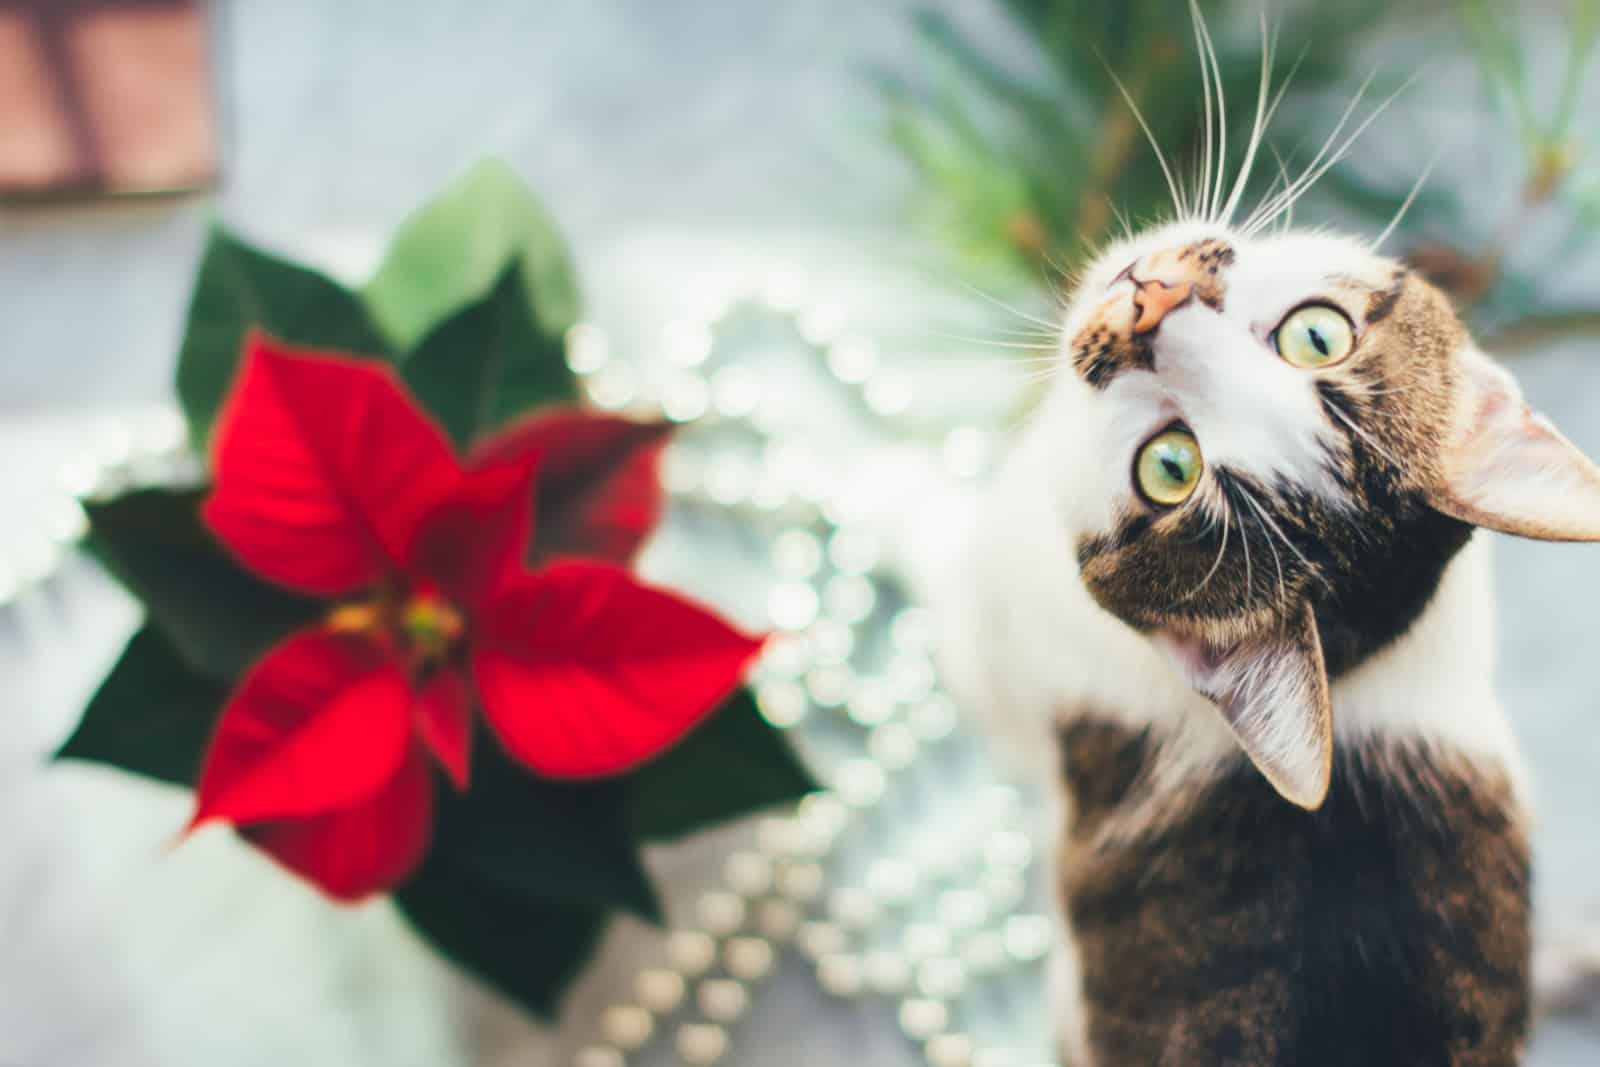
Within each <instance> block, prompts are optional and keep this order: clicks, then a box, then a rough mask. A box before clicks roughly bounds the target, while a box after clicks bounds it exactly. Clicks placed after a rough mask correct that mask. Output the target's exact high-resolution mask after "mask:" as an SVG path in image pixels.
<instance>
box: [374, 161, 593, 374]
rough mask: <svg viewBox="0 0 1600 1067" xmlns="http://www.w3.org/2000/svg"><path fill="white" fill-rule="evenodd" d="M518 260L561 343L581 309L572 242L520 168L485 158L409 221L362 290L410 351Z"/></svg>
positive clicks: (554, 339) (541, 318)
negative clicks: (518, 171)
mask: <svg viewBox="0 0 1600 1067" xmlns="http://www.w3.org/2000/svg"><path fill="white" fill-rule="evenodd" d="M513 262H516V263H520V265H521V267H522V281H523V285H524V287H525V289H526V293H527V306H528V307H529V309H530V311H531V314H532V315H533V317H534V321H535V323H536V324H537V326H538V329H539V332H540V333H541V334H543V335H544V337H545V338H546V339H547V340H548V341H549V342H550V343H551V344H553V345H557V346H559V345H560V344H562V341H563V338H564V337H565V335H566V332H567V330H568V328H569V327H571V326H572V324H573V323H574V322H576V321H577V318H578V286H577V282H576V280H575V279H574V276H573V270H572V261H571V259H570V257H569V256H568V254H567V248H566V244H565V242H563V241H562V239H561V235H560V234H559V233H558V232H557V231H556V228H555V224H554V223H553V222H552V221H551V219H550V216H549V215H548V214H547V213H546V212H545V210H544V208H543V207H541V206H540V205H539V202H538V200H536V199H535V198H534V196H533V194H532V193H531V192H529V191H528V187H527V186H526V185H524V184H523V182H522V180H521V179H520V178H518V177H517V175H516V174H515V172H513V171H512V170H511V168H510V167H508V166H506V165H505V164H504V163H502V162H500V161H499V160H487V161H485V162H483V163H480V164H478V165H477V166H476V167H474V168H473V169H472V170H471V171H469V172H468V173H467V174H466V175H465V176H464V177H463V178H462V179H461V180H460V181H458V182H456V183H455V184H454V185H452V186H451V187H450V188H449V189H446V190H445V191H444V192H443V193H442V194H440V195H439V196H438V197H437V198H436V199H434V200H433V201H432V202H430V203H428V204H427V205H425V206H424V207H423V208H422V209H421V210H420V211H418V212H417V213H416V214H414V215H412V216H411V218H409V219H407V220H406V222H405V223H404V224H403V225H402V226H401V227H400V231H399V232H398V233H397V234H396V235H395V238H394V240H393V242H392V243H391V244H390V246H389V251H388V254H387V255H386V256H385V257H384V261H383V263H382V265H381V266H380V267H379V268H378V272H377V274H375V275H374V276H373V278H372V281H371V282H370V283H369V284H368V285H367V287H366V289H365V290H364V291H363V294H362V295H363V297H364V298H365V300H366V303H367V307H368V309H369V310H370V311H371V313H372V317H373V319H374V320H375V321H376V322H377V323H378V325H379V326H380V327H381V328H382V330H383V332H384V334H385V335H386V336H387V337H388V338H389V340H390V342H391V344H392V345H393V347H394V348H395V349H397V350H405V349H409V348H411V347H413V346H414V345H416V344H417V342H418V341H420V340H421V339H422V338H423V337H424V336H425V335H426V334H428V333H430V332H432V331H433V329H434V328H435V327H436V326H438V325H439V324H440V323H441V322H443V321H444V320H445V319H446V318H449V317H450V316H452V315H454V314H455V313H456V312H457V311H459V310H460V309H461V308H462V307H464V306H465V305H467V304H470V303H473V302H475V301H477V300H481V299H482V298H483V297H484V295H485V294H487V293H488V292H489V291H490V290H491V289H492V288H493V287H494V286H495V284H496V282H498V281H499V280H500V278H501V276H502V274H503V273H504V272H505V269H506V267H507V266H509V265H510V264H512V263H513Z"/></svg>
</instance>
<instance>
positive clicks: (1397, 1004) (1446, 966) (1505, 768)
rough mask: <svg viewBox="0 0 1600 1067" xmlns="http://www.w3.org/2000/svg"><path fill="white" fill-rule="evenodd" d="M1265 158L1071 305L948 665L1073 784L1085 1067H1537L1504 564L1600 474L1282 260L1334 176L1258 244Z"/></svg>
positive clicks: (1068, 973) (1064, 966) (1582, 497)
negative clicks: (1502, 601) (1531, 1055)
mask: <svg viewBox="0 0 1600 1067" xmlns="http://www.w3.org/2000/svg"><path fill="white" fill-rule="evenodd" d="M1197 18H1198V16H1197ZM1197 25H1198V24H1197ZM1262 91H1263V100H1265V94H1266V89H1265V84H1263V90H1262ZM1219 103H1220V101H1219ZM1261 127H1262V109H1261V108H1260V107H1258V109H1257V122H1256V128H1255V132H1254V135H1253V136H1252V138H1251V143H1250V145H1249V149H1248V152H1247V155H1246V157H1245V158H1246V161H1245V164H1244V165H1243V167H1242V168H1241V169H1240V171H1239V174H1238V176H1237V177H1236V179H1235V181H1234V183H1233V185H1232V186H1230V187H1227V188H1225V187H1224V183H1223V180H1222V177H1221V173H1220V167H1216V166H1214V165H1213V163H1212V162H1210V161H1208V163H1207V166H1206V170H1205V172H1204V174H1203V176H1202V177H1201V179H1200V180H1199V181H1198V182H1197V184H1196V186H1195V187H1194V188H1192V189H1188V190H1184V189H1180V188H1179V187H1178V185H1177V183H1176V182H1172V181H1171V179H1170V178H1169V184H1171V185H1172V187H1173V189H1172V191H1173V197H1174V201H1175V203H1176V204H1177V205H1178V207H1179V218H1178V220H1177V221H1174V222H1170V223H1166V224H1163V225H1159V226H1155V227H1153V228H1151V229H1149V230H1148V231H1146V232H1142V233H1139V234H1136V235H1132V236H1129V237H1127V238H1126V239H1123V240H1120V241H1117V242H1116V243H1114V244H1112V245H1111V246H1110V247H1109V248H1106V249H1105V250H1104V251H1103V252H1101V253H1100V254H1099V255H1098V256H1097V257H1096V259H1095V261H1094V263H1093V264H1092V265H1091V266H1090V267H1089V268H1088V269H1087V270H1086V271H1085V272H1084V273H1083V275H1082V276H1081V278H1080V279H1079V280H1078V281H1077V283H1076V285H1075V287H1074V288H1073V289H1072V291H1071V293H1070V294H1069V297H1068V300H1067V307H1066V309H1065V313H1064V315H1063V316H1062V319H1061V322H1062V326H1061V330H1060V334H1061V343H1060V351H1059V354H1058V355H1057V357H1056V359H1057V366H1056V371H1055V373H1054V375H1053V377H1052V379H1051V384H1050V386H1049V389H1048V393H1047V395H1046V396H1045V397H1044V399H1043V400H1042V401H1041V403H1040V406H1039V407H1038V408H1037V410H1036V411H1035V412H1034V414H1033V416H1032V417H1031V418H1030V420H1029V422H1028V424H1027V425H1026V427H1025V428H1024V429H1023V430H1022V431H1021V432H1020V434H1019V436H1018V438H1017V440H1016V441H1015V442H1014V443H1013V445H1012V447H1011V449H1010V451H1009V453H1008V455H1007V456H1006V458H1005V460H1004V461H1003V463H1002V464H1001V466H1000V469H999V470H998V472H997V473H996V475H995V476H994V478H993V481H992V484H991V485H989V486H988V487H986V488H985V490H984V492H983V498H982V500H983V502H982V507H981V509H980V512H979V518H978V520H977V523H976V528H975V530H974V532H973V535H972V539H971V544H970V546H969V548H968V550H967V551H968V553H969V565H968V566H967V567H965V568H963V569H962V570H961V573H962V576H963V577H962V579H961V581H962V583H963V585H964V586H965V589H964V594H965V596H966V598H967V599H966V602H965V606H964V607H963V609H962V610H960V611H956V612H953V613H951V614H950V616H949V620H950V622H949V625H950V628H951V634H950V635H949V639H948V640H947V642H946V644H947V649H946V656H947V666H948V667H949V668H950V674H951V677H952V682H953V684H956V685H957V686H958V691H959V692H961V693H962V695H963V696H964V698H965V699H966V700H967V701H968V703H969V704H970V705H971V706H973V707H975V708H978V709H987V710H992V711H993V712H995V713H996V714H1002V713H1003V714H1006V715H1009V716H1012V717H1014V718H1016V719H1017V720H1018V721H1019V722H1020V723H1021V724H1023V726H1024V728H1031V729H1033V730H1034V731H1035V732H1034V733H1033V734H1024V735H1023V736H1025V737H1037V738H1039V741H1038V742H1037V743H1033V744H1032V747H1033V748H1034V749H1035V750H1038V751H1047V752H1050V753H1051V754H1052V756H1051V762H1052V766H1051V768H1050V770H1049V774H1050V776H1051V778H1052V779H1053V780H1054V781H1055V782H1056V783H1058V785H1057V789H1058V790H1059V796H1060V798H1061V800H1062V801H1063V804H1062V809H1063V810H1062V818H1061V819H1060V820H1059V821H1060V824H1061V825H1060V830H1059V833H1058V835H1057V839H1056V843H1057V849H1058V867H1057V875H1056V883H1055V884H1056V886H1057V887H1058V890H1059V903H1060V914H1061V918H1062V924H1061V926H1062V933H1061V939H1060V943H1059V945H1058V950H1057V953H1056V960H1055V966H1054V972H1055V980H1054V982H1053V987H1054V988H1053V993H1052V1011H1053V1015H1054V1018H1055V1021H1056V1024H1057V1026H1058V1040H1059V1043H1060V1049H1061V1055H1062V1057H1063V1060H1064V1062H1065V1064H1066V1065H1067V1067H1123V1065H1139V1067H1144V1065H1150V1064H1183V1065H1200V1064H1204V1065H1212V1064H1217V1065H1222V1064H1233V1065H1245V1064H1248V1065H1252V1067H1258V1065H1280V1064H1281V1065H1294V1067H1335V1065H1339V1067H1346V1065H1348V1067H1357V1065H1360V1067H1391V1065H1394V1067H1398V1065H1402V1064H1403V1065H1406V1067H1434V1065H1438V1067H1445V1065H1451V1067H1478V1065H1482V1067H1508V1065H1512V1064H1516V1063H1518V1062H1519V1060H1520V1057H1521V1054H1522V1050H1523V1048H1524V1046H1525V1043H1526V1040H1527V1037H1528V1030H1529V1024H1530V988H1529V986H1530V979H1529V972H1530V943H1531V933H1530V931H1531V922H1530V856H1529V842H1528V837H1529V806H1528V786H1527V782H1526V774H1525V771H1524V769H1523V766H1522V761H1521V759H1520V756H1519V754H1518V749H1517V745H1516V741H1515V739H1514V737H1513V735H1512V732H1511V730H1510V727H1509V724H1508V721H1507V719H1506V716H1505V714H1504V713H1503V711H1502V709H1501V707H1500V706H1499V704H1498V703H1497V702H1496V698H1495V696H1494V692H1493V687H1492V648H1493V641H1492V636H1493V630H1492V619H1491V612H1492V605H1491V603H1490V581H1489V569H1488V550H1489V545H1488V544H1487V543H1486V541H1485V539H1484V538H1483V537H1481V536H1476V535H1475V533H1476V530H1477V529H1478V528H1480V527H1481V528H1486V529H1491V530H1497V531H1502V532H1505V533H1510V534H1514V535H1520V536H1523V537H1531V538H1539V539H1544V540H1552V541H1595V540H1600V468H1597V467H1596V466H1595V465H1594V464H1593V463H1591V462H1590V461H1589V460H1588V459H1587V458H1585V457H1584V456H1583V455H1582V454H1581V453H1580V452H1579V451H1578V450H1577V449H1576V448H1575V447H1574V446H1573V445H1571V444H1570V443H1569V442H1568V441H1567V440H1566V439H1565V438H1563V437H1562V436H1561V434H1560V433H1559V432H1558V431H1557V430H1556V429H1555V428H1554V427H1553V426H1552V425H1551V424H1550V423H1549V422H1547V421H1546V420H1545V419H1543V418H1542V417H1540V416H1538V415H1536V414H1533V413H1532V412H1531V411H1530V410H1529V409H1528V407H1527V405H1526V404H1525V402H1524V401H1523V398H1522V396H1521V394H1520V392H1519V390H1518V387H1517V385H1516V384H1515V382H1514V380H1513V379H1512V378H1511V376H1510V375H1509V374H1508V373H1507V372H1506V371H1505V370H1504V369H1502V368H1501V367H1500V366H1499V365H1497V364H1496V363H1495V362H1494V361H1493V360H1492V359H1491V358H1490V357H1489V356H1488V355H1486V354H1485V353H1483V352H1482V351H1480V350H1479V348H1478V347H1477V346H1476V345H1475V344H1474V342H1473V340H1472V338H1471V336H1470V335H1469V334H1468V332H1467V330H1466V328H1465V327H1464V326H1463V324H1462V322H1461V321H1460V319H1459V318H1458V316H1457V314H1456V312H1455V311H1454V309H1453V308H1452V305H1451V304H1450V302H1449V300H1448V299H1447V298H1446V297H1445V296H1444V295H1443V294H1442V293H1441V292H1439V291H1438V290H1437V289H1435V288H1434V287H1433V286H1432V285H1431V284H1430V283H1429V282H1428V281H1427V280H1425V279H1424V278H1423V277H1421V276H1419V275H1418V274H1417V273H1416V272H1414V271H1413V270H1411V269H1409V268H1408V267H1407V266H1406V265H1405V264H1404V263H1402V262H1400V261H1398V260H1395V259H1391V258H1387V257H1385V256H1382V255H1380V254H1378V253H1377V252H1376V251H1375V250H1374V245H1373V244H1372V243H1370V242H1363V241H1359V240H1356V239H1353V238H1349V237H1342V236H1338V235H1334V234H1330V233H1326V232H1305V231H1298V230H1294V229H1287V228H1281V227H1279V226H1278V225H1277V221H1278V216H1279V215H1281V213H1282V212H1283V210H1284V208H1285V207H1286V206H1287V205H1288V204H1290V203H1292V202H1293V199H1294V198H1295V197H1296V196H1298V195H1299V191H1303V188H1304V187H1305V185H1306V184H1308V183H1309V180H1314V179H1315V176H1316V174H1317V173H1320V171H1319V170H1317V169H1316V166H1315V165H1314V166H1313V168H1310V169H1309V170H1308V174H1307V176H1306V178H1303V179H1301V180H1299V181H1296V182H1287V181H1286V183H1285V185H1286V188H1285V189H1284V190H1282V191H1280V192H1279V193H1278V194H1277V195H1276V196H1269V197H1268V198H1267V200H1266V201H1265V202H1264V203H1263V204H1262V206H1261V208H1260V209H1259V210H1257V211H1256V212H1255V213H1254V214H1253V215H1252V216H1251V217H1250V218H1249V219H1247V220H1245V221H1244V222H1240V223H1235V222H1233V221H1232V219H1233V216H1234V215H1235V213H1236V211H1237V207H1238V203H1239V201H1240V198H1241V196H1242V191H1243V189H1244V188H1245V187H1246V183H1247V181H1248V177H1247V176H1248V172H1249V159H1250V158H1251V157H1253V156H1254V154H1255V152H1256V149H1257V147H1258V144H1259V142H1260V140H1261ZM1209 137H1210V134H1209V131H1208V133H1207V138H1208V140H1209ZM1219 158H1220V153H1219ZM1321 158H1322V157H1319V159H1321ZM1327 158H1330V159H1331V158H1334V157H1333V156H1328V157H1327ZM1165 167H1166V164H1165V162H1164V161H1163V168H1165ZM1213 171H1215V172H1216V173H1213ZM1224 194H1227V195H1226V196H1225V195H1224ZM1040 727H1043V728H1046V729H1048V730H1049V731H1050V733H1052V734H1053V738H1052V739H1051V740H1050V742H1049V743H1045V742H1044V740H1043V739H1042V737H1040V735H1039V733H1038V730H1039V728H1040Z"/></svg>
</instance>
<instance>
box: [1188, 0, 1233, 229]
mask: <svg viewBox="0 0 1600 1067" xmlns="http://www.w3.org/2000/svg"><path fill="white" fill-rule="evenodd" d="M1189 10H1190V13H1191V17H1192V18H1193V19H1194V24H1195V29H1196V30H1197V31H1198V32H1199V37H1200V40H1201V45H1202V48H1201V53H1200V77H1201V78H1202V79H1204V78H1205V76H1206V73H1205V71H1206V67H1207V66H1208V65H1209V66H1210V68H1211V80H1212V83H1213V84H1214V85H1215V87H1216V92H1217V156H1216V169H1215V171H1214V172H1213V173H1212V174H1211V175H1210V179H1211V180H1210V188H1209V189H1208V190H1207V200H1206V205H1207V206H1206V216H1205V217H1206V219H1207V220H1208V221H1211V222H1216V221H1219V220H1220V219H1221V217H1222V216H1221V212H1220V209H1221V201H1222V190H1223V188H1224V183H1225V181H1226V178H1227V173H1228V102H1227V98H1226V95H1225V94H1224V92H1223V88H1222V64H1221V62H1219V61H1218V59H1217V46H1216V42H1214V41H1213V40H1212V39H1211V29H1210V28H1209V27H1208V26H1207V25H1206V20H1205V16H1204V15H1203V14H1202V13H1201V11H1200V0H1189Z"/></svg>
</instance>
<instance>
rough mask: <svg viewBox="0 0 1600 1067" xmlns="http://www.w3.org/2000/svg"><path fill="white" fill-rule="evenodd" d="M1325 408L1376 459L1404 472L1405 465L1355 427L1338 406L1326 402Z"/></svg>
mask: <svg viewBox="0 0 1600 1067" xmlns="http://www.w3.org/2000/svg"><path fill="white" fill-rule="evenodd" d="M1326 406H1327V409H1328V410H1329V411H1331V412H1332V413H1333V414H1334V415H1335V416H1337V417H1338V419H1339V421H1340V422H1342V423H1344V424H1345V426H1346V427H1348V428H1349V430H1350V432H1351V433H1353V434H1355V435H1356V436H1357V437H1359V438H1361V440H1362V442H1363V443H1364V444H1366V446H1367V447H1368V448H1370V449H1372V451H1373V452H1374V453H1376V454H1377V456H1378V458H1380V459H1382V460H1383V461H1384V462H1385V463H1387V464H1389V465H1390V466H1391V467H1393V468H1395V469H1396V470H1405V466H1406V465H1405V464H1404V463H1401V462H1400V461H1399V460H1398V459H1396V458H1395V456H1394V453H1392V452H1390V451H1389V450H1388V449H1386V448H1384V447H1383V446H1382V445H1380V444H1379V443H1378V439H1377V438H1375V437H1373V436H1372V435H1371V434H1369V433H1368V432H1367V431H1366V430H1363V429H1362V428H1361V427H1360V426H1359V425H1357V424H1356V421H1355V420H1354V419H1352V418H1351V417H1350V416H1349V415H1348V414H1346V413H1345V411H1344V410H1343V409H1342V408H1340V407H1339V405H1338V404H1336V403H1333V402H1332V401H1328V402H1327V405H1326Z"/></svg>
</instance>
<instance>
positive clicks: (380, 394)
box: [204, 333, 461, 596]
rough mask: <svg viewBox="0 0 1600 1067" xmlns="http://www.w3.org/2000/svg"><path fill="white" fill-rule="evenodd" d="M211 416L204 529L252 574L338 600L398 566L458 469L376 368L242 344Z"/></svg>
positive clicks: (266, 342)
mask: <svg viewBox="0 0 1600 1067" xmlns="http://www.w3.org/2000/svg"><path fill="white" fill-rule="evenodd" d="M245 345H246V351H245V357H244V361H243V366H242V368H241V370H240V373H239V379H238V381H237V382H236V383H235V384H234V387H233V391H232V393H231V394H230V395H229V398H228V402H227V404H226V406H225V407H224V409H223V412H222V415H221V417H220V418H219V419H218V420H217V436H216V440H215V442H214V450H213V456H212V473H213V475H214V477H215V480H216V488H215V489H214V490H213V491H212V493H211V496H210V497H209V498H208V499H207V501H206V504H205V511H204V514H205V519H206V522H207V523H208V524H209V525H210V527H211V529H212V530H213V531H214V532H215V533H216V535H217V536H218V537H219V538H221V539H222V541H223V542H224V543H225V544H227V546H228V547H229V548H230V549H232V550H233V552H234V553H235V554H236V555H237V556H238V557H239V558H240V559H241V560H242V561H243V562H244V563H245V565H246V566H248V567H250V568H251V569H252V570H254V571H256V572H258V573H260V574H262V575H265V576H266V577H267V578H270V579H272V580H273V581H276V582H279V583H281V584H283V585H286V586H289V587H291V588H293V589H298V590H301V591H303V592H307V593H314V594H320V595H324V596H336V595H338V594H341V593H346V592H349V591H350V590H352V589H355V588H357V587H359V586H362V585H365V584H367V583H369V582H371V581H372V580H373V579H375V578H377V577H378V576H379V575H380V574H382V573H383V572H384V571H386V570H389V569H391V568H393V567H394V566H395V564H396V563H397V562H398V561H399V560H400V559H401V552H402V550H403V548H404V546H405V544H406V542H407V540H409V538H410V536H411V533H412V530H413V528H414V526H415V524H416V521H417V519H418V517H420V515H421V514H422V513H423V512H424V511H425V510H426V509H427V508H428V507H430V506H432V505H433V504H434V503H435V502H436V501H437V500H439V499H440V498H441V497H443V496H445V495H447V494H448V493H449V492H450V490H451V489H452V488H453V487H454V486H455V484H456V483H457V481H459V479H460V477H461V470H460V466H459V465H458V464H457V463H456V461H455V458H454V457H453V456H452V454H451V452H450V445H449V443H448V442H447V441H446V440H445V437H444V435H443V434H442V433H441V432H440V430H439V428H438V427H437V426H435V425H434V424H433V423H431V422H429V421H428V419H427V417H426V416H425V415H424V414H423V413H422V411H421V410H420V409H419V408H418V407H417V406H416V404H415V403H414V402H413V401H412V400H411V398H410V397H409V396H408V395H407V394H406V392H405V390H404V387H403V386H402V385H401V384H400V381H399V379H398V378H397V377H396V376H395V374H394V371H393V370H391V369H390V368H389V367H387V366H383V365H381V364H378V363H374V362H368V361H362V360H356V359H351V358H348V357H344V356H340V355H338V354H336V353H330V352H322V351H317V350H314V349H293V348H289V347H288V346H285V345H281V344H279V343H278V342H276V341H274V340H272V339H270V338H268V337H267V336H266V335H264V334H261V333H252V334H251V335H250V337H249V339H248V340H247V341H246V342H245Z"/></svg>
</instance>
